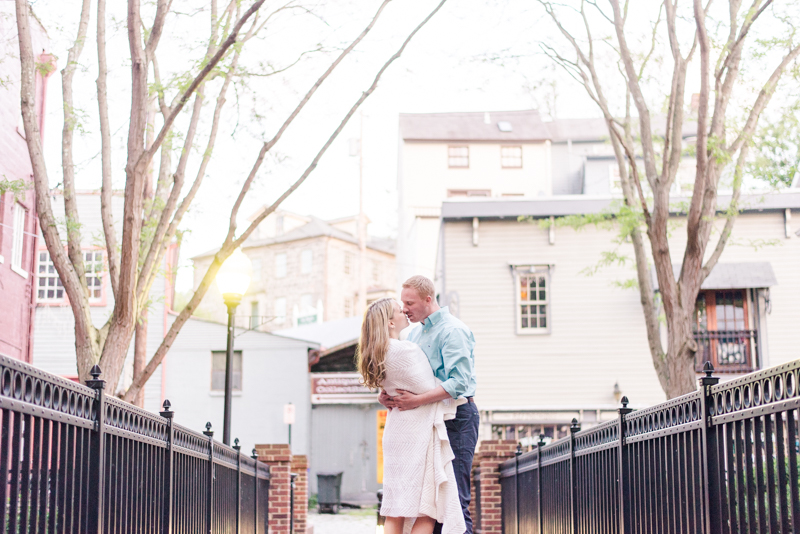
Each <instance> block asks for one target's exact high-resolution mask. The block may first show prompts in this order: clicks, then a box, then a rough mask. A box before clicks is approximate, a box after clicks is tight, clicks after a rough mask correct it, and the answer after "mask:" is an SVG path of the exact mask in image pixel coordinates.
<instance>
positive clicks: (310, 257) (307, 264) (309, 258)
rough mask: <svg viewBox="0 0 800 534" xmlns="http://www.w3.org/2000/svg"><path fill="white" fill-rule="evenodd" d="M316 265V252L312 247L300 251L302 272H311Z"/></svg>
mask: <svg viewBox="0 0 800 534" xmlns="http://www.w3.org/2000/svg"><path fill="white" fill-rule="evenodd" d="M313 266H314V253H313V252H312V251H311V249H310V248H307V249H305V250H303V251H302V252H300V272H301V273H302V274H311V270H312V268H313Z"/></svg>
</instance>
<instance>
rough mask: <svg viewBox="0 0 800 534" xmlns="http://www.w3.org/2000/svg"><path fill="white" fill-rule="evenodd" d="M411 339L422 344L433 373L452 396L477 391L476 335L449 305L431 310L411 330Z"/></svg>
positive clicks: (461, 395) (464, 395) (470, 393)
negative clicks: (448, 307)
mask: <svg viewBox="0 0 800 534" xmlns="http://www.w3.org/2000/svg"><path fill="white" fill-rule="evenodd" d="M408 340H409V341H411V342H414V343H416V344H417V345H419V346H420V347H421V348H422V350H423V352H425V355H426V356H427V357H428V361H429V362H430V363H431V369H433V374H434V375H435V376H436V378H438V379H439V380H441V381H442V388H444V390H445V391H446V392H448V393H449V394H450V396H451V397H453V398H454V399H456V398H458V397H472V396H474V395H475V388H476V382H475V355H474V353H473V349H474V348H475V337H474V336H473V335H472V332H471V331H470V329H469V328H468V327H467V325H465V324H464V323H462V322H461V321H459V320H458V319H456V318H455V317H453V316H452V315H450V310H448V309H447V307H444V308H439V309H438V310H437V311H435V312H434V313H432V314H430V315H429V316H428V317H427V318H426V319H425V320H424V321H422V324H420V325H419V326H418V327H417V328H415V329H414V330H412V331H411V333H410V334H409V336H408Z"/></svg>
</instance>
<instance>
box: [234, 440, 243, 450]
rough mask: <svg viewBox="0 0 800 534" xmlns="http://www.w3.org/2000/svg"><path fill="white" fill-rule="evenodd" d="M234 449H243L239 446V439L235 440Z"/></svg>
mask: <svg viewBox="0 0 800 534" xmlns="http://www.w3.org/2000/svg"><path fill="white" fill-rule="evenodd" d="M233 448H234V449H236V450H237V451H238V450H239V449H241V448H242V447H241V446H240V445H239V438H236V439H234V440H233Z"/></svg>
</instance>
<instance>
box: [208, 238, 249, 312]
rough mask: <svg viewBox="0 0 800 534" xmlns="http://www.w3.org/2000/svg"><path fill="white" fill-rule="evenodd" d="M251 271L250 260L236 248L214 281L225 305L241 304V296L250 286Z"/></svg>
mask: <svg viewBox="0 0 800 534" xmlns="http://www.w3.org/2000/svg"><path fill="white" fill-rule="evenodd" d="M252 269H253V267H252V264H251V263H250V258H248V257H247V255H246V254H245V253H244V252H242V250H241V249H238V248H237V249H236V250H235V251H234V252H233V254H231V255H230V256H229V257H228V259H227V260H225V263H223V264H222V267H221V268H220V270H219V272H218V273H217V278H216V280H217V287H218V288H219V291H220V293H222V298H223V299H225V303H226V304H229V303H230V304H239V302H241V300H242V296H244V294H245V293H246V292H247V288H248V286H250V276H251V273H252Z"/></svg>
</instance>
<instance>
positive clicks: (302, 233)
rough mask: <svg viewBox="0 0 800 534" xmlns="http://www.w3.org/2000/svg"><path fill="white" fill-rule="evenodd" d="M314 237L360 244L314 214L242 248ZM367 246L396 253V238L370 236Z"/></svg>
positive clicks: (214, 251) (208, 253)
mask: <svg viewBox="0 0 800 534" xmlns="http://www.w3.org/2000/svg"><path fill="white" fill-rule="evenodd" d="M313 237H333V238H336V239H340V240H342V241H347V242H348V243H355V244H358V239H357V238H356V236H354V235H353V234H350V233H348V232H345V231H344V230H340V229H338V228H335V227H333V226H331V225H330V224H329V223H328V222H326V221H323V220H322V219H320V218H318V217H313V216H312V217H310V221H309V222H308V224H304V225H303V226H300V227H297V228H295V229H294V230H290V231H288V232H286V233H285V234H283V235H280V236H277V237H269V238H265V239H253V238H252V237H250V238H248V239H247V240H245V242H244V244H243V245H242V249H244V250H247V249H250V248H257V247H264V246H269V245H274V244H277V243H289V242H291V241H299V240H301V239H310V238H313ZM367 248H371V249H373V250H377V251H379V252H384V253H386V254H392V255H394V253H395V242H394V240H392V239H388V238H380V237H370V238H368V239H367ZM218 250H219V247H217V248H215V249H212V250H209V251H207V252H203V253H202V254H198V255H197V256H193V257H192V258H191V259H193V260H194V259H198V258H205V257H208V256H213V255H214V254H216V253H217V251H218Z"/></svg>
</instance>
